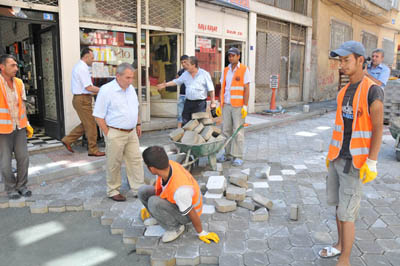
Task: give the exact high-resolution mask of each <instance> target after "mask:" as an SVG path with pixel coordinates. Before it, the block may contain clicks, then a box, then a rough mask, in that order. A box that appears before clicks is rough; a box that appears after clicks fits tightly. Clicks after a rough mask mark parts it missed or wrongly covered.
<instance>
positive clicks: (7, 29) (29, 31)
mask: <svg viewBox="0 0 400 266" xmlns="http://www.w3.org/2000/svg"><path fill="white" fill-rule="evenodd" d="M59 47H60V44H59V32H58V13H57V12H50V11H48V10H47V11H40V10H29V9H23V8H20V7H10V6H0V54H3V53H7V54H12V55H14V56H15V57H16V59H17V62H18V66H19V71H18V73H17V76H18V77H19V78H20V79H22V80H23V82H24V85H25V95H26V108H27V115H28V119H29V121H30V123H31V125H32V126H33V127H34V129H35V132H37V133H38V132H41V133H44V134H45V135H47V136H48V137H47V139H49V137H51V138H55V139H60V138H61V137H62V136H63V134H64V113H63V111H62V110H63V104H62V103H63V101H62V97H63V93H62V86H61V83H60V80H61V74H60V61H59V58H60V56H59V54H60V48H59ZM37 135H38V134H37ZM43 140H44V138H42V139H37V142H38V143H39V142H43ZM31 141H32V142H34V141H35V140H31ZM39 144H40V143H39Z"/></svg>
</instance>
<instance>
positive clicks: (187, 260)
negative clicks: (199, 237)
mask: <svg viewBox="0 0 400 266" xmlns="http://www.w3.org/2000/svg"><path fill="white" fill-rule="evenodd" d="M175 259H176V265H198V264H200V249H199V246H197V245H185V246H179V247H178V248H177V250H176V255H175Z"/></svg>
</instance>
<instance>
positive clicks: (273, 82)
mask: <svg viewBox="0 0 400 266" xmlns="http://www.w3.org/2000/svg"><path fill="white" fill-rule="evenodd" d="M269 87H270V88H271V89H277V88H278V87H279V75H271V76H269Z"/></svg>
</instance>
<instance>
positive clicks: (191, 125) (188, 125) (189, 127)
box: [183, 119, 199, 131]
mask: <svg viewBox="0 0 400 266" xmlns="http://www.w3.org/2000/svg"><path fill="white" fill-rule="evenodd" d="M198 125H199V121H197V120H196V119H194V120H190V121H189V122H187V123H186V125H184V126H183V129H184V130H189V131H191V130H193V129H195V128H196V127H197V126H198Z"/></svg>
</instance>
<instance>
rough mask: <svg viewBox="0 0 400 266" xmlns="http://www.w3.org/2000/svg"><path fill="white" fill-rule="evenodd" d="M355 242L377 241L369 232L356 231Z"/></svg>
mask: <svg viewBox="0 0 400 266" xmlns="http://www.w3.org/2000/svg"><path fill="white" fill-rule="evenodd" d="M356 228H357V227H356ZM355 240H375V236H374V235H373V234H372V233H371V232H370V231H368V230H356V234H355Z"/></svg>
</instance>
